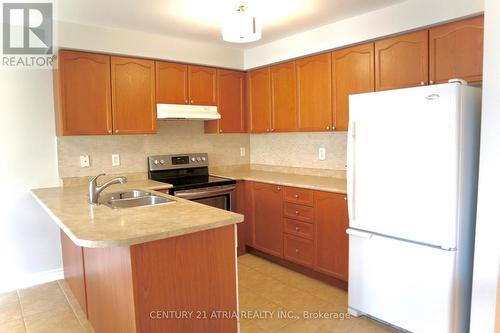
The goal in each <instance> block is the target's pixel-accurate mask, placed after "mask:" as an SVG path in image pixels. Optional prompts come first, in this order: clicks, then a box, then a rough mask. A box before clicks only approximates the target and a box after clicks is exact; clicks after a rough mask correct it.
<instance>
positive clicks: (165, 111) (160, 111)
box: [156, 104, 220, 120]
mask: <svg viewBox="0 0 500 333" xmlns="http://www.w3.org/2000/svg"><path fill="white" fill-rule="evenodd" d="M156 114H157V117H158V119H160V120H161V119H194V120H216V119H220V113H219V112H217V107H216V106H212V105H186V104H156Z"/></svg>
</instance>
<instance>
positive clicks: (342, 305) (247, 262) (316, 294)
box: [238, 254, 399, 333]
mask: <svg viewBox="0 0 500 333" xmlns="http://www.w3.org/2000/svg"><path fill="white" fill-rule="evenodd" d="M238 273H239V274H238V275H239V276H238V278H239V282H240V284H239V288H240V293H239V296H240V311H251V312H250V313H257V312H256V311H261V312H262V311H269V312H273V313H274V314H275V315H274V318H272V319H271V318H268V319H252V320H248V319H242V320H241V321H240V323H241V333H262V332H267V333H269V332H273V333H275V332H276V333H295V332H297V333H299V332H300V333H309V332H314V333H323V332H324V333H329V332H335V333H385V332H386V333H389V332H399V331H397V330H394V329H391V328H389V327H387V326H384V325H382V324H380V323H378V322H376V321H373V320H370V319H367V318H362V317H361V318H354V317H350V318H345V317H344V319H339V317H340V316H342V315H344V316H345V315H346V310H347V293H346V292H345V291H344V290H341V289H338V288H335V287H332V286H329V285H327V284H325V283H322V282H319V281H317V280H314V279H311V278H309V277H307V276H305V275H302V274H299V273H296V272H293V271H291V270H288V269H286V268H283V267H281V266H279V265H275V264H273V263H271V262H269V261H267V260H264V259H261V258H259V257H256V256H253V255H250V254H246V255H243V256H241V257H239V259H238ZM279 311H285V312H288V311H292V312H293V315H291V316H290V317H296V316H299V317H301V318H300V319H295V318H290V319H279V318H276V316H277V315H278V312H279ZM304 311H306V312H308V313H317V312H323V313H325V312H326V313H337V314H338V316H339V317H337V318H333V319H304V317H303V313H304ZM333 316H335V315H333Z"/></svg>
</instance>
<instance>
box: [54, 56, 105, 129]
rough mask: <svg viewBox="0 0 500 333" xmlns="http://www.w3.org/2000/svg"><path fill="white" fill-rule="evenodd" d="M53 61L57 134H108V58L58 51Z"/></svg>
mask: <svg viewBox="0 0 500 333" xmlns="http://www.w3.org/2000/svg"><path fill="white" fill-rule="evenodd" d="M57 61H58V69H57V73H56V76H55V80H54V83H55V85H56V89H55V90H54V91H55V93H56V103H55V104H56V112H57V115H56V118H57V131H58V135H103V134H111V133H112V129H113V124H112V116H111V85H110V65H109V64H110V57H109V56H107V55H101V54H94V53H86V52H75V51H66V50H61V51H60V52H59V56H58V60H57Z"/></svg>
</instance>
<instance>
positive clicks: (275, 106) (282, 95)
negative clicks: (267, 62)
mask: <svg viewBox="0 0 500 333" xmlns="http://www.w3.org/2000/svg"><path fill="white" fill-rule="evenodd" d="M296 89H297V87H296V78H295V61H290V62H287V63H284V64H279V65H275V66H271V103H272V108H271V109H272V113H271V115H272V126H271V131H273V132H274V131H276V132H291V131H296V130H297V108H296V103H295V98H296V94H297V91H296Z"/></svg>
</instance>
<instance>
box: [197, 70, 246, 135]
mask: <svg viewBox="0 0 500 333" xmlns="http://www.w3.org/2000/svg"><path fill="white" fill-rule="evenodd" d="M217 86H218V88H217V89H218V110H219V113H220V114H221V119H220V120H210V121H205V133H245V131H246V126H245V124H246V112H245V104H246V102H245V95H246V88H245V73H244V72H239V71H231V70H224V69H218V70H217Z"/></svg>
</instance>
